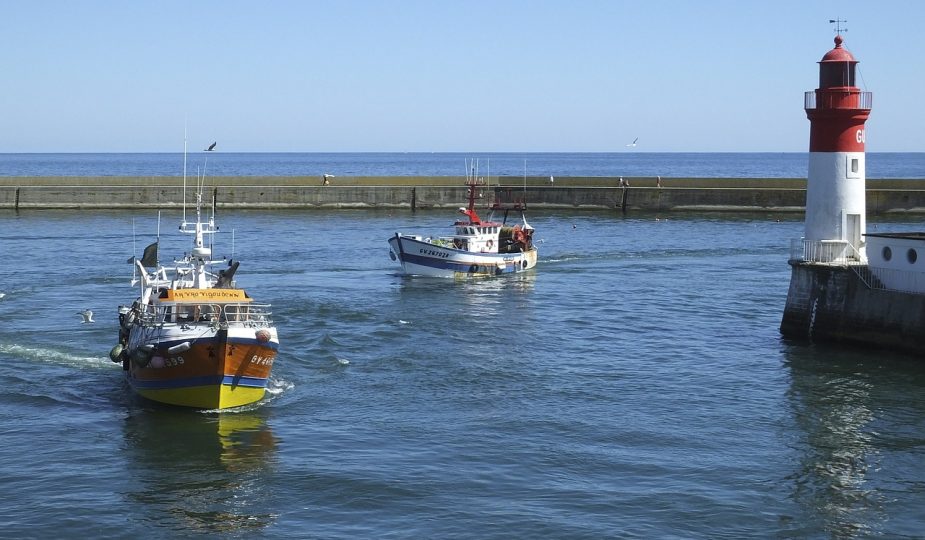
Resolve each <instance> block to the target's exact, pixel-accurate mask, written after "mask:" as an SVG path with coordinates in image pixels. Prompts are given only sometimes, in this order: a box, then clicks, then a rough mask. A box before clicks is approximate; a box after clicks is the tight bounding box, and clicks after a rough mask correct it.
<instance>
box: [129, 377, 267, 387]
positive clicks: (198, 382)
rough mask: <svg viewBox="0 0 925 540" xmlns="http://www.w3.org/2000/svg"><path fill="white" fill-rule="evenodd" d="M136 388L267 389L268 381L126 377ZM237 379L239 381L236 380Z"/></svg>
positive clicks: (225, 378) (220, 378)
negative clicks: (141, 378) (238, 387)
mask: <svg viewBox="0 0 925 540" xmlns="http://www.w3.org/2000/svg"><path fill="white" fill-rule="evenodd" d="M126 378H127V379H128V382H129V384H130V385H132V387H134V388H141V389H144V390H163V389H167V388H190V387H194V386H219V385H225V386H248V387H251V388H266V387H267V380H266V379H262V378H260V377H234V376H232V375H225V376H221V375H209V376H205V377H190V378H188V379H171V380H163V381H139V380H137V379H132V378H130V377H128V376H127V377H126ZM235 379H237V381H236V380H235Z"/></svg>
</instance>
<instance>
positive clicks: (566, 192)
mask: <svg viewBox="0 0 925 540" xmlns="http://www.w3.org/2000/svg"><path fill="white" fill-rule="evenodd" d="M485 182H486V185H485V187H484V188H483V190H482V193H481V194H480V195H482V198H481V201H480V202H481V205H483V206H487V205H488V204H489V203H490V202H492V201H493V200H495V199H500V200H503V201H526V203H527V205H528V206H529V207H530V208H532V209H534V210H541V209H544V208H546V209H587V210H618V211H626V212H629V211H652V212H683V211H739V212H802V211H803V210H804V205H805V202H806V180H805V179H802V178H665V177H601V176H595V177H577V176H576V177H566V176H562V177H560V176H555V177H552V176H550V177H536V176H526V177H514V176H490V177H486V178H485ZM464 184H465V177H463V176H334V177H330V178H327V179H325V178H324V177H321V176H223V177H210V178H208V179H207V181H206V188H205V191H206V193H205V197H207V199H208V200H209V202H210V203H211V202H212V201H213V200H214V202H215V204H216V206H217V207H220V208H255V209H257V208H263V209H272V208H303V209H313V208H319V209H320V208H408V209H411V210H417V209H428V208H454V207H458V206H462V205H464V204H465V201H466V197H467V188H466V187H465V185H464ZM192 189H193V181H188V182H187V189H186V193H185V194H184V189H183V180H182V177H167V176H155V177H117V176H66V177H26V176H19V177H0V209H11V210H22V209H66V208H111V209H135V208H152V207H153V208H174V207H179V206H181V205H182V204H183V203H184V201H186V202H189V201H190V200H191V193H192ZM184 195H185V196H184ZM867 207H868V212H869V213H870V214H882V213H915V214H925V182H923V181H922V180H915V179H893V180H891V179H880V180H868V181H867Z"/></svg>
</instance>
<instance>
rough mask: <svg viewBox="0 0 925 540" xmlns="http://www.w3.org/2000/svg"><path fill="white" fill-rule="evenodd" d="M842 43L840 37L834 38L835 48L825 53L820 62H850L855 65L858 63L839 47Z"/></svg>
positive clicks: (852, 56)
mask: <svg viewBox="0 0 925 540" xmlns="http://www.w3.org/2000/svg"><path fill="white" fill-rule="evenodd" d="M843 41H844V40H843V39H842V37H841V36H835V48H834V49H832V50H831V51H829V52H827V53H825V56H823V57H822V60H820V62H851V63H853V64H857V63H858V61H857V60H855V59H854V55H853V54H851V53H850V52H848V49H846V48H844V47H842V46H841V44H842V42H843Z"/></svg>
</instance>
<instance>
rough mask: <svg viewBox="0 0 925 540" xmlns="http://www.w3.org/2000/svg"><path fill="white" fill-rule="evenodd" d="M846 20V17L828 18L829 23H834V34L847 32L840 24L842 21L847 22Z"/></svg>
mask: <svg viewBox="0 0 925 540" xmlns="http://www.w3.org/2000/svg"><path fill="white" fill-rule="evenodd" d="M847 22H848V21H847V20H846V19H838V18H835V19H829V24H834V25H835V33H836V34H841V33H842V32H847V31H848V29H847V28H842V26H841V25H842V23H847Z"/></svg>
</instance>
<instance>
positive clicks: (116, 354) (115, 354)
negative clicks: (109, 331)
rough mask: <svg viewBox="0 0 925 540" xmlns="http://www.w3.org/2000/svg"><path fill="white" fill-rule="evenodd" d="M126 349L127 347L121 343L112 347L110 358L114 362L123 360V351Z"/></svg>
mask: <svg viewBox="0 0 925 540" xmlns="http://www.w3.org/2000/svg"><path fill="white" fill-rule="evenodd" d="M124 350H125V347H123V346H122V344H121V343H119V344H117V345H116V346H115V347H113V348H112V349H109V359H110V360H112V361H113V362H121V361H122V352H123V351H124Z"/></svg>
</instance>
